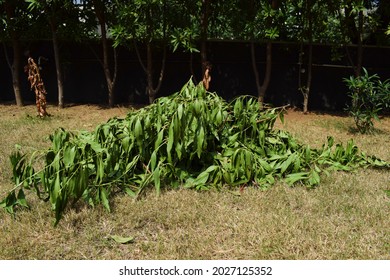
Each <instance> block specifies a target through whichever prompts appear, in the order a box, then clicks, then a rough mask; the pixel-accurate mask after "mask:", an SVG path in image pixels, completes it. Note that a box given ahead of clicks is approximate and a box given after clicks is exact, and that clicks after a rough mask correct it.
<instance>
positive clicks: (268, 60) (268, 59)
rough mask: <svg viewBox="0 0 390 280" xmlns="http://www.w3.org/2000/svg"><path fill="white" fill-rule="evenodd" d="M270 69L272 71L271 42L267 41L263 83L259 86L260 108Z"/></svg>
mask: <svg viewBox="0 0 390 280" xmlns="http://www.w3.org/2000/svg"><path fill="white" fill-rule="evenodd" d="M271 71H272V42H271V41H268V42H267V54H266V66H265V76H264V81H263V84H262V85H261V87H260V91H259V98H258V99H259V106H260V109H263V107H264V97H265V93H266V91H267V89H268V85H269V82H270V80H271Z"/></svg>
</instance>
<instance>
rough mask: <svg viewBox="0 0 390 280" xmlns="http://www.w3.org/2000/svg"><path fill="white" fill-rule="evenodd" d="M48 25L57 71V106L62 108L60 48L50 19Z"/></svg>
mask: <svg viewBox="0 0 390 280" xmlns="http://www.w3.org/2000/svg"><path fill="white" fill-rule="evenodd" d="M50 27H51V32H52V41H53V50H54V60H55V64H56V73H57V86H58V107H59V108H64V83H63V78H62V70H61V63H60V50H59V46H58V38H57V30H56V29H57V28H56V26H55V25H54V23H53V22H52V21H51V22H50Z"/></svg>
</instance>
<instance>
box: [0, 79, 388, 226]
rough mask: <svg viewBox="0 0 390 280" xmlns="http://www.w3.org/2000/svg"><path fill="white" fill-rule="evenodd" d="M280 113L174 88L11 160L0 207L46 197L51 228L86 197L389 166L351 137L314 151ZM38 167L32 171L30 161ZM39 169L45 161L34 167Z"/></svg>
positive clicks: (103, 199) (314, 181)
mask: <svg viewBox="0 0 390 280" xmlns="http://www.w3.org/2000/svg"><path fill="white" fill-rule="evenodd" d="M278 117H280V118H282V119H283V108H279V109H278V108H273V109H267V110H263V111H261V110H260V109H259V106H258V102H257V100H256V99H255V98H252V97H248V96H241V97H239V98H237V99H235V100H234V101H233V102H231V103H227V102H225V101H224V100H223V99H221V98H220V97H219V96H217V95H216V94H215V93H210V92H206V91H205V89H204V87H203V86H201V85H199V86H195V85H194V84H193V83H192V81H190V82H188V83H187V84H186V85H185V86H184V87H183V88H182V90H181V91H180V92H178V93H175V94H173V95H171V96H169V97H164V98H160V99H158V100H156V102H155V103H153V104H152V105H150V106H147V107H145V108H143V109H141V110H137V111H130V112H129V113H128V115H127V116H126V118H124V119H118V118H113V119H111V120H109V121H108V122H107V123H105V124H102V125H99V126H98V127H97V128H96V129H95V131H94V132H92V133H90V132H79V133H73V132H69V131H66V130H64V129H59V130H57V131H56V132H55V133H54V134H53V135H52V136H51V138H50V139H51V142H52V145H51V148H50V149H48V150H46V151H42V152H41V153H40V155H41V156H38V155H39V153H36V154H34V155H32V156H31V157H30V159H28V158H27V156H26V155H22V154H21V153H20V152H18V151H16V152H14V153H13V154H12V155H11V163H12V168H13V180H14V184H15V188H14V189H13V190H11V191H10V192H9V194H8V196H7V197H6V198H5V199H4V200H3V201H2V202H0V207H3V208H5V209H6V210H7V211H8V212H10V213H13V212H14V208H15V207H16V206H22V207H26V206H27V202H26V200H25V196H24V190H33V191H34V192H35V193H36V194H37V196H38V197H39V198H41V199H43V200H47V201H50V203H51V205H52V209H53V211H54V212H55V220H56V224H57V223H58V221H59V220H60V219H61V216H62V214H63V212H64V210H65V209H66V207H67V206H69V205H73V204H74V203H75V202H77V201H78V200H80V199H83V200H84V201H86V202H87V203H89V204H90V205H91V206H94V205H96V204H97V203H101V204H103V206H104V207H105V208H106V209H107V210H110V203H109V197H110V195H111V194H113V193H115V192H118V191H119V192H125V193H127V194H129V195H130V196H132V197H138V196H139V195H140V194H141V193H142V192H143V191H144V190H145V189H146V188H147V187H150V186H154V188H155V190H156V192H157V193H160V191H161V188H163V187H170V188H178V187H183V188H194V189H196V190H208V189H210V188H216V189H220V188H222V187H223V186H245V185H247V184H250V185H254V186H258V187H259V188H267V187H268V186H270V185H272V184H273V183H274V182H275V181H276V180H285V181H286V182H287V183H288V184H289V185H293V184H295V183H297V182H302V183H305V184H307V185H308V186H316V185H318V184H319V183H320V174H321V173H322V172H325V173H326V172H328V171H330V170H346V171H347V170H352V169H354V168H356V167H361V166H377V167H390V165H389V164H388V163H386V162H383V161H381V160H379V159H376V158H375V157H368V156H366V155H365V154H363V153H360V152H359V150H358V148H357V147H356V146H355V145H354V144H353V142H352V141H349V142H348V143H347V145H346V147H343V146H342V145H341V144H337V145H336V146H334V141H333V138H331V137H329V139H328V143H327V144H326V145H323V147H322V148H321V149H311V148H309V147H308V146H306V145H303V144H300V143H299V142H298V141H297V140H296V139H294V138H293V137H292V136H291V135H290V134H289V133H287V132H285V131H281V130H275V129H274V128H273V126H274V123H275V121H276V119H277V118H278ZM42 161H43V166H44V167H43V168H42V169H41V170H38V171H36V168H34V166H36V163H37V162H38V163H41V162H42ZM41 166H42V163H41Z"/></svg>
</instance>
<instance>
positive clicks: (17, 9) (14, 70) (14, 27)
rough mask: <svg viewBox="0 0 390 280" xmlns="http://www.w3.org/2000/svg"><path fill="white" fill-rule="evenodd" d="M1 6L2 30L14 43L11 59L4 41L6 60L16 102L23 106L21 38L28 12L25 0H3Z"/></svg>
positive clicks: (5, 37) (7, 38)
mask: <svg viewBox="0 0 390 280" xmlns="http://www.w3.org/2000/svg"><path fill="white" fill-rule="evenodd" d="M0 7H1V14H0V17H1V18H0V20H1V23H0V24H1V25H2V26H1V30H2V31H3V33H2V36H1V37H3V39H4V40H10V41H11V43H12V50H13V59H12V62H11V61H10V59H9V56H8V53H7V51H6V50H7V46H6V44H5V43H4V51H5V52H6V60H7V63H8V66H9V68H10V70H11V74H12V85H13V89H14V94H15V100H16V104H17V105H18V106H23V98H22V93H21V85H20V72H21V69H22V66H21V63H22V52H21V46H20V38H21V36H22V32H21V30H23V29H24V28H25V26H28V25H27V24H26V20H27V17H28V15H27V13H26V12H25V8H26V5H25V2H24V1H23V0H14V1H12V0H2V1H0Z"/></svg>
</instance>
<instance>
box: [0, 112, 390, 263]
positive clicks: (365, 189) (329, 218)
mask: <svg viewBox="0 0 390 280" xmlns="http://www.w3.org/2000/svg"><path fill="white" fill-rule="evenodd" d="M48 112H49V113H51V114H52V117H50V118H49V119H46V120H40V119H36V118H35V107H34V106H27V107H23V108H17V107H15V106H2V105H0V131H1V135H2V139H3V141H2V142H1V143H0V163H1V164H0V172H1V173H0V193H1V194H3V193H5V192H6V191H7V190H9V189H10V188H12V185H11V183H10V174H11V170H10V164H9V161H8V156H9V154H10V152H11V151H12V150H13V148H14V145H15V144H16V143H18V144H20V145H22V147H24V149H25V150H26V151H33V150H34V149H41V148H44V147H46V146H47V145H48V142H47V140H46V137H47V136H48V135H49V134H50V133H52V132H53V131H54V129H55V128H57V127H64V128H66V129H76V130H77V129H87V130H92V129H93V128H94V127H95V126H96V125H97V124H99V123H101V122H104V121H106V120H107V119H108V118H110V117H113V116H124V115H125V114H126V112H127V109H126V108H115V109H101V108H99V107H95V106H75V107H69V108H66V109H64V110H61V111H57V110H56V109H55V108H54V107H49V108H48ZM30 116H31V117H30ZM285 119H286V120H285V124H284V125H283V124H281V123H278V124H277V126H278V127H279V128H283V129H286V130H288V131H290V132H291V133H292V134H293V135H295V136H296V137H298V138H299V139H301V140H302V142H305V143H309V144H310V145H311V146H313V147H316V146H321V145H322V144H323V143H325V141H326V136H327V135H332V136H335V138H336V141H342V142H345V141H347V140H348V139H350V138H354V140H355V142H356V143H357V145H358V146H359V147H360V148H361V149H362V150H363V151H366V152H367V154H375V155H377V156H379V157H381V158H383V159H384V160H387V161H390V153H389V148H388V147H389V146H390V145H389V144H390V143H389V142H390V119H389V118H385V119H383V120H382V121H381V122H380V123H378V124H376V127H377V128H378V129H379V130H380V132H379V133H378V134H375V135H368V136H362V135H359V134H354V133H353V131H351V130H350V128H349V127H350V125H349V123H351V125H353V122H352V121H351V120H349V118H347V117H343V116H329V115H317V114H309V115H305V116H304V115H302V114H301V113H299V112H293V111H289V112H288V114H287V115H286V117H285ZM389 189H390V172H389V171H384V170H382V171H380V170H373V169H367V170H358V171H356V172H355V173H344V172H335V173H332V174H331V176H330V177H325V178H324V180H323V181H322V183H321V185H320V186H319V187H317V188H316V189H313V190H307V189H306V188H305V187H304V186H299V185H298V186H295V187H293V188H291V187H288V186H286V185H285V184H283V183H278V184H276V185H275V186H273V187H271V188H270V189H268V190H266V191H260V190H258V189H254V188H245V189H244V191H243V193H242V195H241V196H235V195H232V194H231V193H229V192H227V191H222V192H216V191H209V192H195V191H192V190H184V189H179V190H167V191H164V192H163V193H162V194H161V195H160V196H159V197H156V195H155V193H154V192H152V191H151V192H149V193H146V195H145V196H144V197H143V198H142V199H140V200H137V201H134V200H132V199H131V198H130V197H128V196H125V195H117V196H116V197H114V199H113V201H112V213H107V212H106V211H105V210H104V209H103V208H102V207H101V206H98V207H96V208H95V209H91V208H89V207H87V206H85V205H84V204H83V203H79V204H78V207H76V208H75V209H71V210H68V211H67V212H66V213H65V215H64V218H63V219H62V220H61V221H60V223H59V225H58V226H57V227H56V228H54V227H53V226H52V225H53V213H52V212H51V210H50V205H49V204H45V203H43V202H42V201H39V200H38V199H36V198H35V197H34V195H30V196H31V197H30V196H29V197H28V199H29V200H30V202H31V210H30V211H20V212H18V214H17V216H16V220H14V219H12V218H11V217H10V216H9V215H7V214H6V213H5V212H4V211H1V212H0V230H1V232H2V236H1V237H0V248H1V250H0V259H390V220H389V218H388V216H389V210H390V198H389V197H388V196H387V195H386V193H385V190H389ZM111 235H120V236H133V237H134V238H135V239H134V243H130V244H126V245H123V244H118V243H116V242H115V241H113V240H112V239H111V238H110V236H111Z"/></svg>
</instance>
